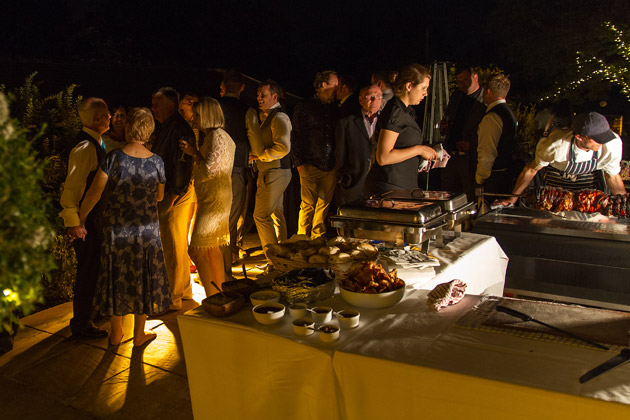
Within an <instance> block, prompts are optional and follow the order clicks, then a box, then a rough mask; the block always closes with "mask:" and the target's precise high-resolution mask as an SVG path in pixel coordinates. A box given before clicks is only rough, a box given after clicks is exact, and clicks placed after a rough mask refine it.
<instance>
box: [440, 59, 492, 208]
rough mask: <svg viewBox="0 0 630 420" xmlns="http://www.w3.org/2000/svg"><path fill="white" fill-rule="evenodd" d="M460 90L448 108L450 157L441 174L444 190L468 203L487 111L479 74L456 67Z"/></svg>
mask: <svg viewBox="0 0 630 420" xmlns="http://www.w3.org/2000/svg"><path fill="white" fill-rule="evenodd" d="M455 81H456V82H457V90H456V91H455V92H453V94H452V95H451V97H450V99H449V102H448V106H447V108H446V118H445V122H446V141H445V142H444V147H445V149H446V151H447V152H448V153H449V154H450V155H451V158H450V160H449V162H448V164H447V165H446V167H445V168H444V169H443V170H442V171H441V173H440V180H441V188H442V189H443V190H445V191H451V192H464V193H466V195H467V196H468V200H470V201H472V200H474V199H475V180H474V175H475V165H476V164H477V128H478V127H479V123H480V122H481V119H482V118H483V116H484V114H485V112H486V107H485V105H484V103H483V89H481V87H480V86H479V75H478V74H477V71H476V70H475V69H474V68H473V67H471V66H468V65H462V64H459V65H457V66H455Z"/></svg>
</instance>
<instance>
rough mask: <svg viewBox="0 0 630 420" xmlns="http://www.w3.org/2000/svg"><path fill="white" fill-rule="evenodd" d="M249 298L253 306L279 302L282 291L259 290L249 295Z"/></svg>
mask: <svg viewBox="0 0 630 420" xmlns="http://www.w3.org/2000/svg"><path fill="white" fill-rule="evenodd" d="M249 300H250V302H251V303H252V305H253V306H256V305H261V304H263V303H278V302H280V292H276V291H275V290H259V291H258V292H254V293H252V294H251V295H249Z"/></svg>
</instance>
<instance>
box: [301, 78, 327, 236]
mask: <svg viewBox="0 0 630 420" xmlns="http://www.w3.org/2000/svg"><path fill="white" fill-rule="evenodd" d="M338 83H339V79H338V78H337V73H335V72H334V71H332V70H326V71H322V72H319V73H317V74H316V75H315V81H314V83H313V86H314V87H315V96H314V97H312V98H310V99H307V100H305V101H303V102H301V103H299V104H297V105H296V106H295V110H294V112H293V121H292V122H293V131H292V132H291V155H292V157H293V162H294V164H295V166H296V167H297V170H298V173H299V175H300V196H301V199H302V202H301V204H300V215H299V220H298V234H303V235H310V236H311V238H317V237H319V236H322V235H324V234H325V233H326V215H327V213H328V207H329V206H330V201H331V200H332V198H333V194H334V191H335V183H336V182H335V171H334V168H335V156H334V150H335V125H336V124H337V116H338V112H339V108H338V107H337V105H335V104H334V103H333V101H334V99H335V91H336V89H337V85H338Z"/></svg>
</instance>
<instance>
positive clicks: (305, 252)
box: [298, 248, 317, 259]
mask: <svg viewBox="0 0 630 420" xmlns="http://www.w3.org/2000/svg"><path fill="white" fill-rule="evenodd" d="M298 253H299V254H300V255H302V256H303V257H304V258H306V259H308V257H310V256H311V255H315V254H317V248H304V249H300V250H299V251H298Z"/></svg>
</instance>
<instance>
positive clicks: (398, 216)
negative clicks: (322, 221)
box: [337, 198, 442, 225]
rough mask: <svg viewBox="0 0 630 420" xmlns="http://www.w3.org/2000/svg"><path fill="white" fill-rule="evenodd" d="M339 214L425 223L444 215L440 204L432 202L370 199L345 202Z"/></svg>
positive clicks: (378, 219) (377, 220)
mask: <svg viewBox="0 0 630 420" xmlns="http://www.w3.org/2000/svg"><path fill="white" fill-rule="evenodd" d="M337 215H338V216H343V217H344V218H349V219H356V220H371V221H375V222H380V223H384V222H394V223H403V224H415V225H424V224H426V223H427V222H429V221H430V220H433V219H435V218H436V217H438V216H440V215H442V209H441V208H440V206H439V205H437V204H435V203H430V202H412V201H404V200H400V201H399V200H394V199H390V198H384V199H378V200H377V199H368V200H357V201H354V202H352V203H348V204H343V205H341V206H340V207H339V209H338V210H337Z"/></svg>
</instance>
